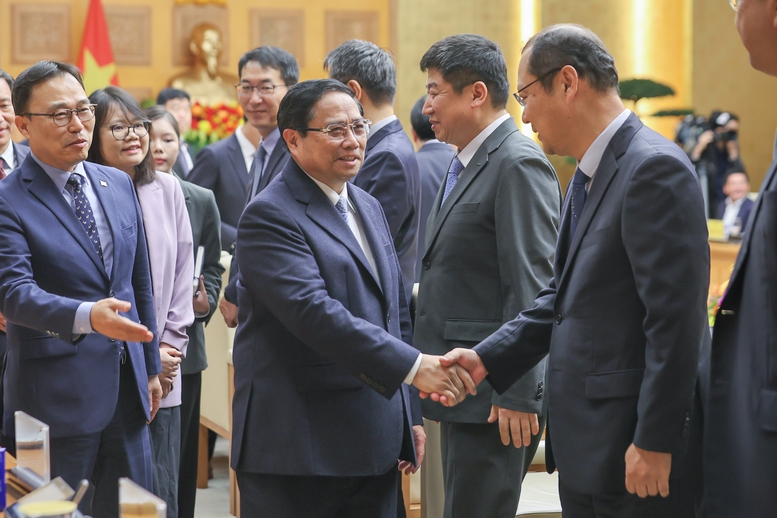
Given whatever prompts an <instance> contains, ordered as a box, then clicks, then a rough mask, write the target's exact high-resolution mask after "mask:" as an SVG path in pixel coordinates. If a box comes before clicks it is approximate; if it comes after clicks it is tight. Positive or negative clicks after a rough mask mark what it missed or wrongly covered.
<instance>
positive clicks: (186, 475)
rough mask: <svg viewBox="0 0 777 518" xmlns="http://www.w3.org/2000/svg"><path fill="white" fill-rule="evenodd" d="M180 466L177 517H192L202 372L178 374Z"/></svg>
mask: <svg viewBox="0 0 777 518" xmlns="http://www.w3.org/2000/svg"><path fill="white" fill-rule="evenodd" d="M181 383H182V385H181V468H180V470H179V472H178V473H179V474H178V518H194V503H195V501H196V498H197V470H198V469H199V466H198V465H197V460H198V457H199V449H200V392H201V390H202V373H201V372H196V373H194V374H185V375H183V376H181Z"/></svg>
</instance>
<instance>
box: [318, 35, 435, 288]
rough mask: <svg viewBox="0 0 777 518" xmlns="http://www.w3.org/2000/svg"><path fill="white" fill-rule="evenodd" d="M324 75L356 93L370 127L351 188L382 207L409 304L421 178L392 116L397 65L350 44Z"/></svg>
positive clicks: (366, 46) (373, 49)
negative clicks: (358, 168)
mask: <svg viewBox="0 0 777 518" xmlns="http://www.w3.org/2000/svg"><path fill="white" fill-rule="evenodd" d="M324 69H325V70H327V71H328V72H329V77H331V78H332V79H337V80H338V81H340V82H341V83H343V84H344V85H346V86H348V88H350V89H351V90H352V91H353V93H354V94H355V95H356V98H357V99H358V100H359V102H360V103H361V104H362V106H363V107H364V116H365V117H366V118H367V119H369V120H370V121H371V123H372V130H371V131H370V135H369V137H368V139H367V149H366V156H365V159H364V165H363V166H362V168H361V171H359V174H358V175H356V178H354V179H353V180H352V183H353V184H354V185H357V186H359V187H361V188H362V189H364V190H365V191H367V192H368V193H370V194H371V195H373V196H374V197H375V198H377V199H378V201H379V202H380V205H381V207H383V212H384V213H385V214H386V220H388V224H389V228H391V236H392V238H393V239H394V248H396V250H397V256H398V257H399V264H400V265H401V267H402V279H403V280H404V282H405V294H406V296H407V299H408V301H409V300H410V296H411V294H412V292H413V283H414V282H415V277H416V276H415V264H416V256H417V255H418V252H417V251H418V247H419V246H420V245H419V243H418V228H419V225H420V224H421V212H420V208H421V178H420V174H419V172H418V161H417V160H416V157H415V150H414V149H413V144H412V142H410V139H409V138H408V137H407V135H406V134H405V132H404V130H403V129H402V124H401V123H400V122H399V120H398V119H397V117H396V115H394V95H395V94H396V91H397V73H396V68H395V66H394V61H393V60H392V59H391V55H390V54H389V53H388V52H386V51H385V50H383V49H381V48H380V47H378V46H377V45H375V44H374V43H370V42H368V41H363V40H349V41H346V42H345V43H343V44H342V45H340V46H339V47H337V48H336V49H334V50H333V51H331V52H330V53H329V54H328V55H327V56H326V59H324Z"/></svg>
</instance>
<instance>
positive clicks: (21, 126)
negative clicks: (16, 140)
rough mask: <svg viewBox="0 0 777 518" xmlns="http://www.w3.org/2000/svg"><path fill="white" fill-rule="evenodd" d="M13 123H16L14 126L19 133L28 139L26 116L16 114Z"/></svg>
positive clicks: (27, 120)
mask: <svg viewBox="0 0 777 518" xmlns="http://www.w3.org/2000/svg"><path fill="white" fill-rule="evenodd" d="M14 123H15V124H16V128H17V129H18V130H19V133H21V134H22V136H23V137H24V138H26V139H27V140H30V131H29V129H28V128H27V125H28V124H29V119H28V118H27V117H23V116H21V115H17V116H16V118H15V119H14Z"/></svg>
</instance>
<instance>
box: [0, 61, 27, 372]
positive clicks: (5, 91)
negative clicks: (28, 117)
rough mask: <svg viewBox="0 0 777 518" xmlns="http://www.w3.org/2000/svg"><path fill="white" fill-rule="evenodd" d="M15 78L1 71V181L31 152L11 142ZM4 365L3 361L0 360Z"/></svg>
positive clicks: (0, 336) (1, 339) (0, 352)
mask: <svg viewBox="0 0 777 518" xmlns="http://www.w3.org/2000/svg"><path fill="white" fill-rule="evenodd" d="M13 83H14V80H13V77H11V74H9V73H8V72H5V71H3V70H0V180H2V179H4V178H5V177H6V176H8V174H9V173H10V172H11V171H13V170H14V169H16V168H17V167H19V166H20V165H21V164H22V162H24V159H25V158H27V155H28V154H29V152H30V148H29V147H27V146H25V145H22V144H17V143H16V142H14V141H13V140H11V136H12V134H13V128H14V119H15V118H16V114H15V113H14V111H13V102H12V101H11V91H12V90H13ZM4 355H5V317H3V315H2V313H0V358H2V357H3V356H4ZM0 365H2V360H0Z"/></svg>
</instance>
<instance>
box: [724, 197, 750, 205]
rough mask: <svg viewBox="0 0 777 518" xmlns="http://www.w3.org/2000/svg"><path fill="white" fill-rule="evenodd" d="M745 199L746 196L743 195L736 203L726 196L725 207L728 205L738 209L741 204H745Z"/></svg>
mask: <svg viewBox="0 0 777 518" xmlns="http://www.w3.org/2000/svg"><path fill="white" fill-rule="evenodd" d="M745 198H747V195H744V196H742V197H741V198H739V199H738V200H737V201H734V200H732V199H731V198H729V197H728V196H727V197H726V206H729V205H731V206H734V207H736V208H739V207H741V206H742V204H743V203H744V202H745Z"/></svg>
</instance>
